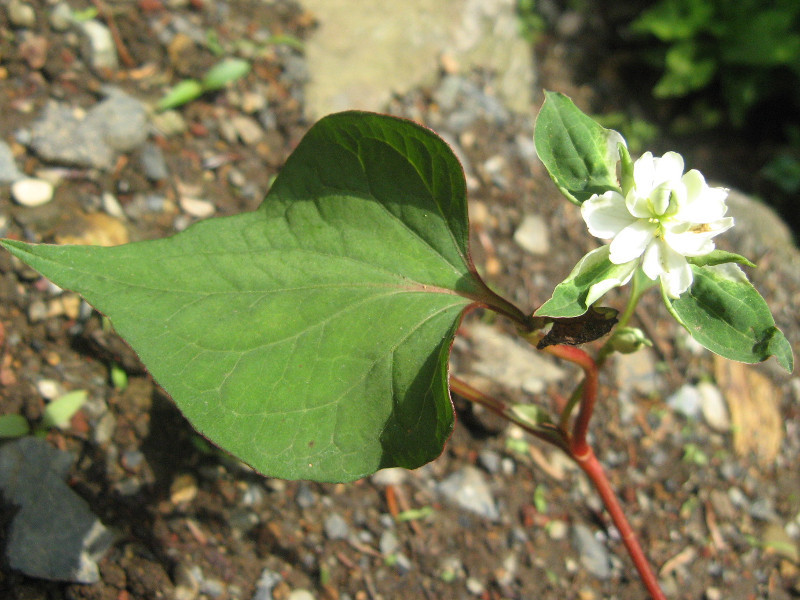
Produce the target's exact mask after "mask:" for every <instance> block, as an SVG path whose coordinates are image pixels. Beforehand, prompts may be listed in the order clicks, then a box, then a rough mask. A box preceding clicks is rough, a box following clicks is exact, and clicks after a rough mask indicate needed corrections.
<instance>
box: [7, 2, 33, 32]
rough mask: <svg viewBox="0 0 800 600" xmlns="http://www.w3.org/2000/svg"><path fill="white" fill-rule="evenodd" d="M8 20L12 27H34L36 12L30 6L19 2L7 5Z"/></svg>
mask: <svg viewBox="0 0 800 600" xmlns="http://www.w3.org/2000/svg"><path fill="white" fill-rule="evenodd" d="M6 10H7V11H8V20H9V21H11V24H12V25H13V26H14V27H33V26H34V25H36V11H35V10H34V9H33V7H32V6H31V5H30V4H26V3H25V2H21V1H20V0H11V1H10V2H9V3H8V8H7V9H6Z"/></svg>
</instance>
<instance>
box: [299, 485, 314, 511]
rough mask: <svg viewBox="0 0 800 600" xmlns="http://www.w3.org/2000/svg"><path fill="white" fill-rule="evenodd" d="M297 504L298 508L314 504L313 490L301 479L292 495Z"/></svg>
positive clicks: (309, 506)
mask: <svg viewBox="0 0 800 600" xmlns="http://www.w3.org/2000/svg"><path fill="white" fill-rule="evenodd" d="M294 501H295V502H297V506H299V507H300V508H311V507H312V506H314V504H316V502H317V498H316V496H315V494H314V492H312V491H311V488H310V487H309V486H308V484H307V483H306V482H305V481H301V482H300V483H299V484H298V486H297V494H296V495H295V497H294Z"/></svg>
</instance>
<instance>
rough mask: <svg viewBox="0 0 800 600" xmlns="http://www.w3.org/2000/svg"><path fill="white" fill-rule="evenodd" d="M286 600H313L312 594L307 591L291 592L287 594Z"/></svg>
mask: <svg viewBox="0 0 800 600" xmlns="http://www.w3.org/2000/svg"><path fill="white" fill-rule="evenodd" d="M286 600H315V598H314V594H312V593H311V592H309V591H308V590H303V589H299V590H292V593H291V594H289V597H288V598H287V599H286Z"/></svg>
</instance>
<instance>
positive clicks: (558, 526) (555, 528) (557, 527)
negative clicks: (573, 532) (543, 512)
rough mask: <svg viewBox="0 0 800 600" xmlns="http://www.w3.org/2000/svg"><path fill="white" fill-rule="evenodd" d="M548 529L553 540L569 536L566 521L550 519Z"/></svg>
mask: <svg viewBox="0 0 800 600" xmlns="http://www.w3.org/2000/svg"><path fill="white" fill-rule="evenodd" d="M546 530H547V534H548V535H549V536H550V539H551V540H563V539H564V538H566V537H567V531H568V528H567V524H566V523H565V522H564V521H559V520H553V521H550V522H549V523H548V524H547V527H546Z"/></svg>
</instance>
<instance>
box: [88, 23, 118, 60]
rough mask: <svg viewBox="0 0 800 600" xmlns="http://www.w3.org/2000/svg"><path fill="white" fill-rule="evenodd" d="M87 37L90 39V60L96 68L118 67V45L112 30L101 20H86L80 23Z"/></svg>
mask: <svg viewBox="0 0 800 600" xmlns="http://www.w3.org/2000/svg"><path fill="white" fill-rule="evenodd" d="M80 25H81V30H82V31H83V33H84V35H85V36H86V38H87V39H88V40H89V57H88V59H89V62H90V63H91V65H92V67H93V68H95V69H116V68H117V67H118V66H119V63H118V60H117V47H116V45H115V44H114V38H113V37H112V36H111V31H110V30H109V29H108V27H106V26H105V25H103V24H102V23H100V22H99V21H94V20H92V21H85V22H83V23H81V24H80Z"/></svg>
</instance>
